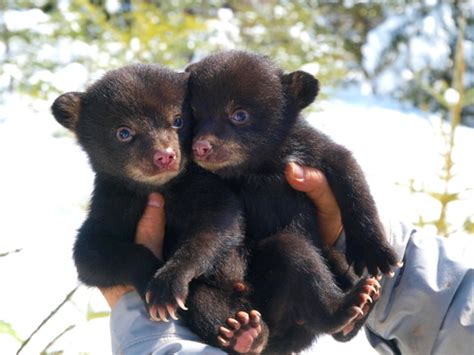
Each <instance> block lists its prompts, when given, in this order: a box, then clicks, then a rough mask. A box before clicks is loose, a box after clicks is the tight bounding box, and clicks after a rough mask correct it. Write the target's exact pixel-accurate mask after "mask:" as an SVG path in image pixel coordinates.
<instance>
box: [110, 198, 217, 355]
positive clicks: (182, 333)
mask: <svg viewBox="0 0 474 355" xmlns="http://www.w3.org/2000/svg"><path fill="white" fill-rule="evenodd" d="M164 230H165V211H164V199H163V197H162V196H161V195H159V194H151V195H150V197H149V201H148V206H147V207H146V209H145V211H144V214H143V216H142V218H141V220H140V222H139V224H138V226H137V231H136V236H135V242H136V243H139V244H143V245H144V246H146V247H147V248H149V249H150V250H151V251H152V252H153V253H154V254H155V255H156V257H158V258H160V259H161V258H162V248H163V240H164ZM101 292H102V294H103V295H104V298H105V299H106V301H107V303H108V304H109V306H110V308H111V310H112V313H111V317H110V334H111V340H112V352H113V354H130V355H132V354H133V355H134V354H210V355H214V354H216V355H217V354H219V355H221V354H224V352H222V351H221V350H219V349H216V348H214V347H211V346H209V345H206V344H204V343H203V342H202V340H201V339H200V338H199V337H198V336H196V335H195V334H193V333H192V332H191V331H190V330H189V329H187V328H186V326H185V324H184V323H182V322H181V321H173V322H167V323H165V322H154V321H151V320H150V319H149V316H148V313H147V311H146V309H145V307H144V304H143V300H142V299H141V298H140V297H139V296H138V294H137V293H136V292H135V291H134V290H133V288H132V287H130V286H115V287H112V288H107V289H101Z"/></svg>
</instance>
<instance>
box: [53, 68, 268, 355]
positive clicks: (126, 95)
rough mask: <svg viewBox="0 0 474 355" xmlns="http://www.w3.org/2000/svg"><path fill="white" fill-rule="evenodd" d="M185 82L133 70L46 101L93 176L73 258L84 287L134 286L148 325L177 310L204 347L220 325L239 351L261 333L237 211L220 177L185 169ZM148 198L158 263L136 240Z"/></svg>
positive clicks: (262, 338) (259, 342)
mask: <svg viewBox="0 0 474 355" xmlns="http://www.w3.org/2000/svg"><path fill="white" fill-rule="evenodd" d="M188 76H189V75H188V74H187V73H175V72H173V71H170V70H167V69H164V68H162V67H160V66H156V65H133V66H128V67H124V68H121V69H118V70H114V71H111V72H109V73H107V74H106V75H105V76H104V77H103V78H102V79H101V80H99V81H97V82H96V83H95V84H93V85H92V86H91V87H89V88H88V89H87V90H86V92H70V93H66V94H63V95H61V96H60V97H58V98H57V99H56V101H55V102H54V104H53V106H52V112H53V114H54V116H55V118H56V119H57V121H58V122H59V123H61V124H62V125H63V126H65V127H66V128H68V129H70V130H71V131H73V132H74V133H75V134H76V136H77V139H78V141H79V143H80V145H81V146H82V147H83V149H84V150H85V151H86V153H87V154H88V156H89V159H90V163H91V165H92V168H93V169H94V171H95V173H96V177H95V187H94V192H93V196H92V202H91V206H90V211H89V214H88V217H87V219H86V221H85V222H84V224H83V225H82V227H81V228H80V230H79V234H78V236H77V240H76V243H75V246H74V261H75V263H76V267H77V271H78V274H79V278H80V280H81V281H82V282H84V283H85V284H86V285H89V286H97V287H111V286H114V285H120V284H130V285H133V286H134V287H135V289H136V290H137V291H138V293H139V294H140V296H141V297H142V298H143V299H144V300H146V303H147V306H148V310H149V312H150V316H151V318H152V319H155V320H164V321H166V320H167V318H168V317H172V318H176V314H177V312H179V314H180V315H181V316H182V317H183V318H184V319H185V320H186V321H187V323H188V325H189V326H190V327H191V329H192V330H194V331H195V332H196V333H197V334H198V335H200V336H201V337H202V338H203V339H204V340H205V341H206V342H208V343H210V344H214V345H217V346H219V345H221V344H220V343H219V342H218V341H217V337H218V334H219V328H220V326H222V325H226V326H228V327H231V326H234V327H236V328H239V330H238V331H236V332H235V334H234V337H233V339H232V345H233V346H234V348H235V350H236V351H239V352H246V351H249V350H252V349H251V347H250V346H253V347H254V348H255V347H257V346H263V345H264V344H265V342H266V338H267V334H268V331H267V328H266V325H265V324H264V323H263V322H261V319H260V315H259V313H258V312H256V311H251V310H252V308H251V306H250V303H249V302H248V300H247V297H248V293H246V289H247V288H248V287H247V285H246V284H245V283H244V282H243V280H244V278H245V274H246V265H247V264H246V252H245V249H244V247H243V236H244V234H243V216H242V212H241V211H242V207H241V203H240V201H239V199H238V198H237V197H236V196H235V195H234V194H233V192H231V191H230V190H229V189H228V188H227V187H226V185H225V184H223V182H222V181H221V180H220V179H219V178H217V177H216V176H214V175H212V174H210V173H208V172H206V171H204V170H203V169H201V168H199V167H198V166H196V165H194V164H193V163H191V162H188V160H189V159H188V157H189V155H190V151H191V140H192V137H191V134H192V127H191V123H192V122H191V120H190V111H189V109H188V106H187V101H186V93H187V83H188ZM152 191H158V192H161V193H162V194H163V195H164V198H165V201H166V240H165V247H164V259H165V261H164V262H161V261H160V260H158V259H157V258H156V257H155V256H154V255H153V253H152V252H151V251H149V250H148V249H147V248H145V247H144V246H142V245H139V244H135V243H134V235H135V230H136V227H137V223H138V221H139V219H140V217H141V215H142V213H143V211H144V208H145V206H146V203H147V196H148V194H149V193H150V192H152ZM185 304H186V305H187V306H188V307H189V310H187V311H186V312H184V311H182V310H181V309H183V310H184V309H186V306H185ZM229 317H231V318H230V319H229ZM226 322H227V323H226ZM247 338H250V340H246V339H247ZM242 339H243V340H245V341H242ZM229 343H230V342H229ZM242 343H243V344H242ZM249 344H250V345H249ZM227 345H229V344H227Z"/></svg>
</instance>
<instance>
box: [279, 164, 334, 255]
mask: <svg viewBox="0 0 474 355" xmlns="http://www.w3.org/2000/svg"><path fill="white" fill-rule="evenodd" d="M285 174H286V179H287V181H288V183H289V184H290V185H291V187H293V188H294V189H295V190H298V191H303V192H306V194H307V195H308V197H309V198H310V199H311V200H312V201H313V203H314V205H315V206H316V209H317V216H316V217H317V219H318V225H319V228H320V232H321V237H322V238H323V241H324V243H325V244H326V245H328V246H332V245H334V244H335V243H336V241H337V238H338V237H339V235H340V234H341V231H342V219H341V211H340V210H339V206H338V204H337V201H336V198H335V197H334V194H333V192H332V190H331V188H330V186H329V184H328V181H327V180H326V177H325V176H324V174H323V173H322V172H321V171H320V170H317V169H314V168H310V167H306V166H301V165H298V164H296V163H293V162H291V163H288V165H287V167H286V171H285Z"/></svg>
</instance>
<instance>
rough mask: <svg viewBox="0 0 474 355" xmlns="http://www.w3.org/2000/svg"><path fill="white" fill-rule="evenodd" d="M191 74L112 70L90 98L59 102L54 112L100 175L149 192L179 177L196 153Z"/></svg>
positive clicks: (74, 96) (152, 68) (74, 95)
mask: <svg viewBox="0 0 474 355" xmlns="http://www.w3.org/2000/svg"><path fill="white" fill-rule="evenodd" d="M188 76H189V75H188V74H187V73H176V72H173V71H171V70H168V69H165V68H162V67H160V66H158V65H131V66H127V67H123V68H121V69H117V70H112V71H110V72H108V73H106V74H105V75H104V77H103V78H102V79H100V80H98V81H97V82H96V83H94V84H93V85H92V86H90V87H89V88H88V89H87V90H86V91H85V92H69V93H66V94H63V95H61V96H59V97H58V98H57V99H56V100H55V102H54V104H53V106H52V108H51V109H52V112H53V115H54V117H55V118H56V120H57V121H58V122H59V123H60V124H61V125H63V126H64V127H66V128H68V129H69V130H71V131H73V132H74V133H75V134H76V136H77V139H78V141H79V143H80V145H81V146H82V147H83V148H84V150H85V151H86V153H87V154H88V156H89V159H90V162H91V165H92V168H93V169H94V170H95V171H96V172H97V173H101V174H105V175H107V176H109V177H113V178H117V179H119V180H124V181H127V182H133V183H138V184H139V185H144V186H147V187H151V188H153V187H159V186H161V185H163V184H165V183H167V182H168V181H169V180H171V179H172V178H174V177H175V176H177V175H178V174H179V173H180V172H181V171H182V170H183V169H184V166H185V164H186V160H187V156H188V154H189V151H190V149H191V134H192V127H191V119H190V110H189V109H188V108H187V105H186V99H185V98H186V93H187V83H188Z"/></svg>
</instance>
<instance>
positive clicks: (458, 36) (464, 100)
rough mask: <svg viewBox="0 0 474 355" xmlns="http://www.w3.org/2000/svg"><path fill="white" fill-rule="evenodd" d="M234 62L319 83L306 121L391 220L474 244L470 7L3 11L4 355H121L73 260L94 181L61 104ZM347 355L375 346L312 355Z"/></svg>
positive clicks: (473, 26)
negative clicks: (130, 73) (93, 90)
mask: <svg viewBox="0 0 474 355" xmlns="http://www.w3.org/2000/svg"><path fill="white" fill-rule="evenodd" d="M234 48H238V49H247V50H252V51H256V52H259V53H261V54H266V55H268V56H270V57H272V58H273V59H274V60H275V61H276V62H277V63H278V64H279V65H281V66H282V67H283V68H284V69H285V70H288V71H291V70H296V69H302V70H305V71H308V72H310V73H312V74H314V75H315V76H316V77H317V78H318V79H319V80H320V82H321V85H322V93H321V95H320V98H318V100H317V102H316V103H315V104H313V105H312V107H310V108H309V109H308V110H307V111H306V112H305V116H306V117H307V119H308V120H309V121H310V122H311V123H313V124H314V125H315V126H316V127H317V128H319V129H321V130H323V131H325V132H326V133H327V134H329V135H331V136H332V137H333V138H334V139H335V140H336V141H337V142H339V143H341V144H344V145H346V146H347V147H349V148H350V149H351V150H353V151H354V154H355V156H356V158H357V159H358V160H359V162H360V163H361V165H362V166H363V168H364V170H365V171H366V174H367V178H368V180H369V183H370V185H371V188H372V191H373V193H374V196H375V198H376V201H377V203H378V204H379V206H380V209H381V210H382V211H383V214H384V216H386V217H387V219H390V220H392V221H393V220H399V219H402V220H404V221H405V222H410V223H414V224H416V225H417V226H418V227H419V228H420V229H422V230H423V232H424V233H426V235H427V237H433V236H435V235H438V236H441V237H449V238H473V236H472V234H473V233H474V190H473V189H474V172H473V171H472V170H473V169H472V153H473V152H474V128H473V127H474V2H473V1H469V0H459V1H454V0H453V1H441V0H424V1H411V0H400V1H368V0H367V1H352V0H337V1H336V0H334V1H312V0H306V1H285V0H263V1H252V0H243V1H230V0H229V1H220V0H208V1H199V2H198V1H190V0H170V1H157V0H148V1H145V0H142V1H139V0H135V1H133V0H1V1H0V221H1V223H0V234H1V237H0V277H1V278H0V281H1V283H2V292H1V293H0V352H1V353H2V354H10V353H11V354H14V353H22V354H23V353H24V354H38V353H45V354H49V353H54V354H62V353H65V354H78V353H92V354H106V353H110V346H109V333H108V323H107V322H108V315H109V312H108V308H107V306H106V305H105V303H104V301H103V300H102V298H101V296H100V295H98V294H97V292H96V291H95V290H89V289H86V288H85V287H83V286H78V283H77V280H76V274H75V269H74V265H73V263H72V259H71V248H72V243H73V241H74V237H75V234H76V230H77V228H78V227H79V226H80V224H81V222H82V220H83V219H84V216H85V213H86V211H87V204H88V200H89V196H90V192H91V186H92V181H93V175H92V173H91V171H90V168H89V166H88V162H87V159H86V157H85V155H84V154H83V152H82V151H81V150H80V148H79V147H78V146H77V145H76V143H75V141H74V137H72V136H71V135H70V134H69V133H67V132H66V131H65V130H63V129H62V128H60V126H59V125H58V124H57V123H56V122H55V121H54V118H53V117H52V116H51V114H50V112H49V107H50V105H51V103H52V101H53V100H54V99H55V98H56V97H57V96H58V95H59V94H61V93H64V92H67V91H80V90H84V89H85V88H86V87H87V85H88V84H90V83H91V82H93V81H94V80H96V79H98V78H100V77H101V75H102V74H103V73H104V72H105V71H107V70H110V69H114V68H117V67H120V66H123V65H126V64H130V63H135V62H142V63H161V64H163V65H166V66H168V67H171V68H173V69H176V70H183V69H184V68H185V67H186V65H187V64H188V63H190V62H193V61H197V60H199V59H201V58H203V57H204V56H205V55H207V54H210V53H214V52H216V51H219V50H225V49H234ZM344 346H346V347H347V346H350V347H351V349H352V350H351V352H352V353H357V354H369V353H370V352H371V349H370V347H369V346H368V345H367V344H366V342H365V340H364V337H363V335H362V336H361V337H357V339H356V340H355V341H354V342H353V343H352V342H351V343H349V345H347V344H342V345H341V344H337V343H335V342H333V341H332V340H331V338H323V339H322V340H321V341H320V342H319V344H318V345H316V346H315V348H314V349H319V350H318V351H319V352H325V351H342V350H341V349H343V347H344Z"/></svg>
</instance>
